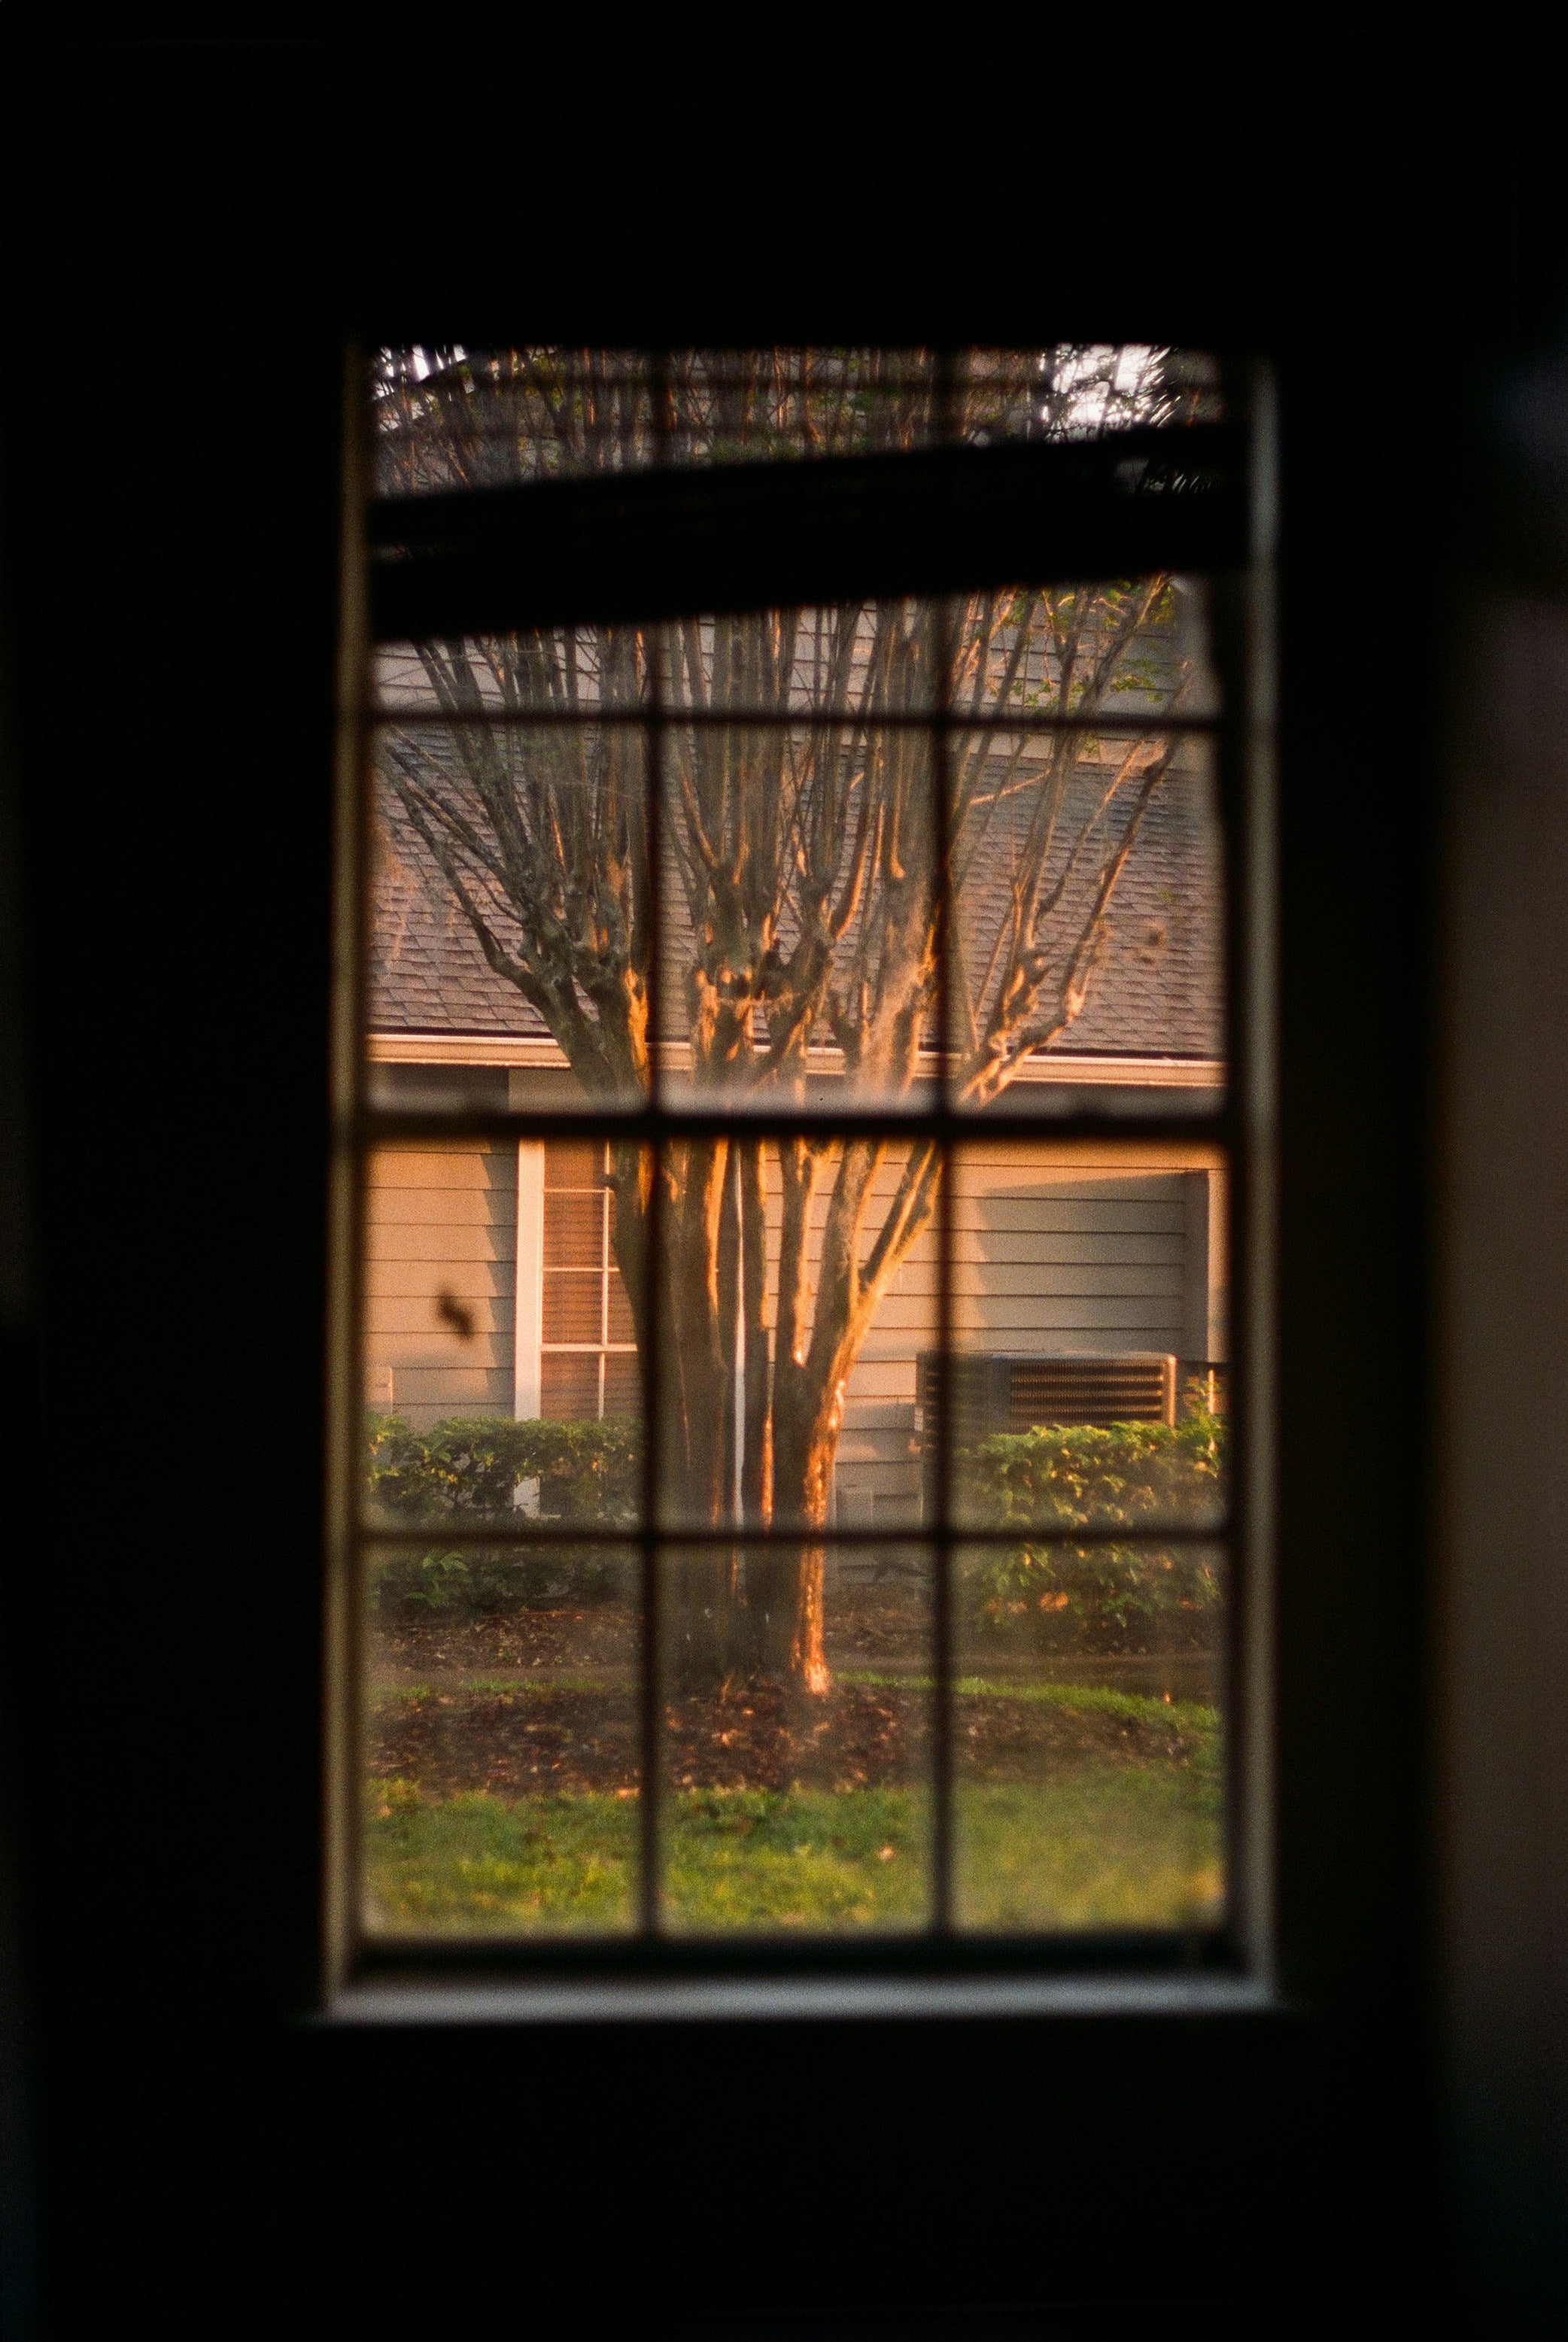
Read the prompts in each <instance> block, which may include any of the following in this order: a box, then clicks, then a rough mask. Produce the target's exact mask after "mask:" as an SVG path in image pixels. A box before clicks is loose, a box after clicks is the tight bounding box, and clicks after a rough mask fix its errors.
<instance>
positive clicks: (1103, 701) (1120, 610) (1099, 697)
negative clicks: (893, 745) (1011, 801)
mask: <svg viewBox="0 0 1568 2342" xmlns="http://www.w3.org/2000/svg"><path fill="white" fill-rule="evenodd" d="M948 625H949V626H950V628H951V639H952V645H953V654H952V656H953V700H952V706H953V712H954V715H955V716H961V717H963V716H984V717H989V718H991V719H993V720H996V719H999V718H1006V717H1009V716H1013V717H1016V718H1018V719H1019V720H1020V721H1023V720H1024V719H1035V720H1038V719H1043V718H1052V719H1057V718H1061V717H1064V716H1071V717H1074V718H1075V719H1076V720H1078V721H1079V722H1082V723H1085V724H1092V723H1093V721H1094V718H1095V717H1097V716H1100V717H1104V718H1107V719H1109V720H1111V721H1113V722H1114V724H1117V725H1121V726H1125V725H1126V724H1128V723H1130V722H1135V721H1137V720H1138V719H1139V718H1150V719H1154V718H1157V717H1159V716H1163V715H1169V716H1183V717H1188V716H1214V715H1217V714H1218V712H1219V704H1220V700H1219V681H1218V678H1217V676H1216V675H1215V673H1214V668H1213V660H1212V655H1211V650H1210V626H1209V588H1208V584H1207V581H1206V580H1205V579H1203V578H1198V577H1134V578H1126V579H1122V580H1113V581H1108V582H1093V583H1088V584H1078V585H1064V586H994V587H993V588H992V589H991V590H990V591H989V592H988V593H984V594H970V595H966V596H962V597H959V598H955V599H954V601H953V602H951V603H950V604H949V605H948ZM985 755H986V749H985V746H984V742H983V741H982V740H981V739H980V738H979V737H978V736H966V735H964V734H962V733H961V734H960V735H959V746H958V750H957V752H956V756H955V764H957V763H958V760H959V759H961V758H962V757H964V756H985ZM959 772H960V777H962V766H961V765H959Z"/></svg>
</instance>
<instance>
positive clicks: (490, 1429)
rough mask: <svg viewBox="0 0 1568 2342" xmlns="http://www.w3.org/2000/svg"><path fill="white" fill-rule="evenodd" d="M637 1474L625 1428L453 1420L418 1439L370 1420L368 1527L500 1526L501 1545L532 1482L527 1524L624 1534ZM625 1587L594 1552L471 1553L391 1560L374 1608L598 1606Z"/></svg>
mask: <svg viewBox="0 0 1568 2342" xmlns="http://www.w3.org/2000/svg"><path fill="white" fill-rule="evenodd" d="M641 1472H642V1445H641V1438H640V1435H639V1434H638V1432H637V1430H636V1428H635V1427H634V1426H633V1425H631V1424H626V1423H615V1422H611V1423H546V1422H543V1421H539V1420H536V1419H529V1420H526V1421H522V1422H517V1421H514V1420H513V1419H512V1418H511V1417H509V1416H451V1417H449V1418H448V1419H447V1420H446V1421H445V1422H444V1423H437V1424H435V1425H434V1426H433V1427H432V1428H431V1429H430V1430H429V1431H414V1430H413V1429H412V1428H411V1427H410V1426H409V1425H408V1424H406V1423H405V1422H404V1420H403V1418H402V1416H395V1415H373V1416H370V1418H369V1420H368V1422H367V1425H366V1429H365V1487H366V1495H367V1499H368V1505H369V1510H370V1515H371V1517H372V1519H373V1520H375V1519H380V1520H383V1521H385V1522H387V1523H388V1524H389V1525H392V1526H397V1527H405V1526H414V1525H417V1526H420V1527H424V1526H430V1527H431V1528H435V1527H436V1526H438V1525H439V1523H441V1522H442V1521H444V1520H448V1521H453V1520H461V1521H464V1522H473V1523H475V1524H477V1523H480V1522H494V1524H495V1526H496V1528H497V1530H498V1531H500V1532H502V1533H503V1534H504V1531H505V1529H506V1527H507V1526H508V1525H509V1524H510V1523H511V1522H512V1521H514V1520H515V1519H516V1518H517V1517H518V1511H517V1506H516V1501H515V1499H516V1492H517V1490H518V1488H519V1486H520V1485H521V1484H522V1483H524V1482H526V1481H534V1482H535V1483H536V1484H537V1503H536V1507H535V1509H534V1511H533V1512H532V1514H531V1516H530V1517H532V1518H535V1519H538V1520H543V1521H547V1522H550V1523H551V1524H553V1525H554V1524H559V1526H561V1527H562V1528H563V1529H564V1530H570V1529H572V1528H574V1527H582V1528H629V1527H630V1526H632V1525H633V1523H634V1520H635V1518H636V1515H637V1496H638V1487H639V1482H640V1477H641ZM624 1577H625V1564H624V1562H622V1561H617V1559H616V1558H615V1556H614V1555H613V1554H604V1553H603V1552H595V1551H594V1549H593V1548H591V1547H590V1548H584V1547H582V1546H576V1547H573V1546H569V1545H565V1544H563V1545H561V1546H554V1545H551V1546H535V1547H534V1548H533V1549H532V1550H531V1551H530V1552H529V1553H527V1554H526V1555H519V1554H518V1553H517V1552H516V1551H515V1550H514V1551H513V1552H512V1553H510V1554H508V1553H503V1552H500V1551H497V1552H495V1553H489V1552H486V1551H485V1550H484V1548H483V1547H479V1548H475V1547H473V1546H465V1547H464V1548H463V1549H462V1550H461V1551H454V1550H451V1549H448V1550H446V1551H441V1550H439V1549H434V1550H432V1551H429V1552H424V1553H421V1552H417V1551H414V1552H405V1553H399V1554H395V1555H391V1556H386V1557H385V1558H384V1559H383V1560H382V1561H381V1562H380V1563H379V1565H378V1566H377V1569H376V1574H375V1598H376V1601H377V1604H378V1606H380V1607H381V1608H383V1609H401V1608H406V1607H412V1608H424V1609H434V1610H448V1609H458V1608H464V1609H501V1608H507V1607H510V1606H513V1605H514V1604H535V1603H547V1602H552V1601H558V1600H562V1599H565V1600H569V1601H591V1600H594V1599H598V1598H602V1597H603V1596H606V1595H608V1594H610V1593H612V1592H614V1591H615V1590H617V1589H618V1588H619V1586H621V1585H622V1584H623V1583H624Z"/></svg>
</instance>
